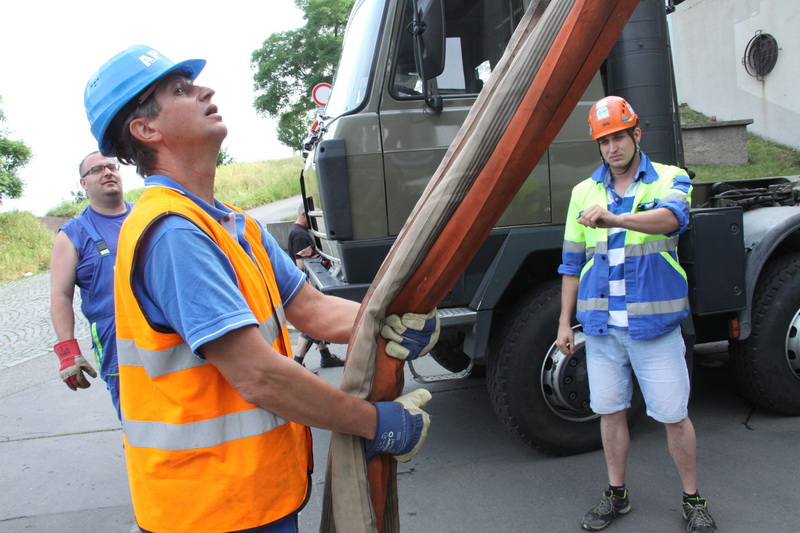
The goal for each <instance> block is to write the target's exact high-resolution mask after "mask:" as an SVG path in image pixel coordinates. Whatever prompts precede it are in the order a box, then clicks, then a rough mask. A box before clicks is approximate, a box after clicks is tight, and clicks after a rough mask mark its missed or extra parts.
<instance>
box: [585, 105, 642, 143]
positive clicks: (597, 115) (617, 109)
mask: <svg viewBox="0 0 800 533" xmlns="http://www.w3.org/2000/svg"><path fill="white" fill-rule="evenodd" d="M638 124H639V115H637V114H636V112H635V111H634V110H633V108H632V107H631V104H629V103H628V102H627V101H626V100H625V99H624V98H621V97H619V96H607V97H605V98H601V99H600V100H598V101H597V102H595V104H594V105H593V106H592V108H591V109H590V110H589V137H591V138H592V140H593V141H596V140H597V139H599V138H600V137H604V136H606V135H608V134H609V133H614V132H617V131H621V130H627V129H628V128H633V127H636V126H637V125H638Z"/></svg>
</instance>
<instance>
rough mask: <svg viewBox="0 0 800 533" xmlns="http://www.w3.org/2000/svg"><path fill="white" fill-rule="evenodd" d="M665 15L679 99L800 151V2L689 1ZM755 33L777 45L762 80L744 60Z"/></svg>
mask: <svg viewBox="0 0 800 533" xmlns="http://www.w3.org/2000/svg"><path fill="white" fill-rule="evenodd" d="M668 18H669V19H670V29H671V40H672V48H673V60H674V63H675V76H676V81H677V87H678V100H679V101H680V102H681V103H686V104H688V105H689V107H691V108H692V109H695V110H696V111H700V112H701V113H703V114H705V115H708V116H716V117H717V120H737V119H746V118H752V119H753V124H751V125H750V126H748V131H751V132H753V133H757V134H759V135H761V136H762V137H765V138H767V139H770V140H773V141H776V142H780V143H783V144H786V145H789V146H792V147H794V148H797V149H800V31H799V30H798V28H800V0H685V1H684V2H683V3H681V4H680V5H678V6H677V8H676V10H675V12H674V13H672V14H671V15H670V16H669V17H668ZM758 30H761V31H762V32H764V33H769V34H771V35H772V36H773V37H775V39H776V40H777V42H778V47H779V52H778V62H777V64H776V65H775V68H774V69H773V71H772V72H771V73H769V74H768V75H767V76H766V77H765V78H764V80H763V81H759V80H757V79H756V78H755V77H752V76H750V75H749V74H748V73H747V71H746V70H745V68H744V65H743V64H742V57H743V56H744V53H745V49H746V48H747V43H748V42H749V41H750V39H751V38H752V37H753V36H754V35H755V33H756V31H758Z"/></svg>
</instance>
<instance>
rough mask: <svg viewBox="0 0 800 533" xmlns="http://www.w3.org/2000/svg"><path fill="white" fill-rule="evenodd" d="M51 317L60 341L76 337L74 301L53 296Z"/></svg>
mask: <svg viewBox="0 0 800 533" xmlns="http://www.w3.org/2000/svg"><path fill="white" fill-rule="evenodd" d="M50 318H51V320H52V321H53V329H54V330H55V332H56V338H57V339H58V342H64V341H66V340H69V339H74V338H75V312H74V310H73V309H72V302H71V301H68V300H67V299H66V298H65V297H53V298H51V300H50Z"/></svg>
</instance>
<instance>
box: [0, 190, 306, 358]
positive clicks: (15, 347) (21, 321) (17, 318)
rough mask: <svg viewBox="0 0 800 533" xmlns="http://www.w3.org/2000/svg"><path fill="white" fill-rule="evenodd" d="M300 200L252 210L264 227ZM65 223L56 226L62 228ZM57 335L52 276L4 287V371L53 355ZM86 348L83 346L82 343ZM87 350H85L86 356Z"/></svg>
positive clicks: (82, 321)
mask: <svg viewBox="0 0 800 533" xmlns="http://www.w3.org/2000/svg"><path fill="white" fill-rule="evenodd" d="M299 202H300V197H299V196H293V197H291V198H286V199H285V200H281V201H278V202H274V203H272V204H267V205H265V206H261V207H258V208H255V209H250V210H248V213H250V215H251V216H253V217H254V218H256V220H258V221H259V222H261V223H262V224H265V223H266V222H270V221H276V220H282V219H283V218H286V217H287V216H290V215H292V214H294V213H296V212H297V205H298V203H299ZM61 223H63V220H60V221H56V222H54V223H53V225H54V227H58V226H59V225H60V224H61ZM80 306H81V298H80V294H79V291H78V289H77V288H76V290H75V302H74V307H75V338H76V339H78V341H86V342H88V343H89V344H91V336H90V333H89V324H88V322H87V321H86V318H85V317H84V316H83V313H81V310H80ZM55 342H56V334H55V331H54V330H53V324H52V323H51V322H50V273H49V272H43V273H41V274H35V275H33V276H28V277H25V278H22V279H18V280H16V281H8V282H3V283H0V370H2V369H4V368H9V367H12V366H14V365H18V364H19V363H22V362H25V361H29V360H31V359H33V358H35V357H39V356H40V355H44V354H48V353H52V351H53V344H55ZM82 344H83V342H82ZM86 352H87V350H84V354H86Z"/></svg>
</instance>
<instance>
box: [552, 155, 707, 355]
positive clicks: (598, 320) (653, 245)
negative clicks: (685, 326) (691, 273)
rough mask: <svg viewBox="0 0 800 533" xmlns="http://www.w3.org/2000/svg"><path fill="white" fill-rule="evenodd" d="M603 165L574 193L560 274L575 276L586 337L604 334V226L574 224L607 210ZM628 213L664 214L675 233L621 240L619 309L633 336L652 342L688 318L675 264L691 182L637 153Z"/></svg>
mask: <svg viewBox="0 0 800 533" xmlns="http://www.w3.org/2000/svg"><path fill="white" fill-rule="evenodd" d="M607 175H608V166H607V164H603V165H602V166H600V167H599V168H598V169H597V170H596V171H595V172H594V173H593V174H592V176H591V177H590V178H588V179H586V180H584V181H582V182H581V183H579V184H578V185H576V186H575V188H574V189H573V190H572V197H571V199H570V204H569V209H568V211H567V221H566V226H565V228H564V246H563V250H562V264H561V266H560V267H559V269H558V272H559V274H566V275H572V276H578V277H579V278H580V284H579V286H578V302H577V312H576V315H577V319H578V321H579V322H580V323H581V325H582V326H583V330H584V332H585V333H586V334H587V335H605V334H607V333H608V327H609V325H608V318H609V292H610V287H609V273H610V267H609V260H608V252H609V249H608V229H605V228H596V229H593V228H589V227H586V226H583V225H581V224H579V223H578V218H579V216H580V213H581V212H582V211H583V210H585V209H587V208H589V207H590V206H592V205H601V206H604V207H605V206H606V205H607V204H608V190H607V188H606V184H607V183H608V180H607ZM636 179H637V180H638V181H639V183H638V186H637V188H636V194H635V197H634V201H633V208H632V211H631V212H632V213H640V212H643V211H647V210H651V209H662V208H663V209H669V210H670V211H672V212H673V213H674V214H675V217H676V218H677V219H678V222H679V223H680V228H679V229H678V230H677V231H676V232H674V233H671V234H669V235H649V234H646V233H640V232H637V231H632V230H628V231H627V232H626V234H625V240H624V244H625V247H624V271H625V274H624V283H625V291H624V292H625V304H626V305H625V307H626V311H627V315H628V330H629V333H630V335H631V338H634V339H652V338H655V337H658V336H660V335H663V334H664V333H668V332H670V331H672V330H673V329H675V328H676V327H678V326H679V325H680V323H681V322H682V321H683V319H684V318H686V316H687V315H688V314H689V300H688V285H687V282H686V273H685V272H684V270H683V269H682V268H681V266H680V265H679V264H678V253H677V250H678V236H679V235H680V234H681V233H682V232H683V231H685V230H686V227H687V226H688V223H689V205H690V199H691V191H692V182H691V179H690V178H689V177H688V176H687V175H686V172H685V171H684V170H683V169H680V168H678V167H674V166H669V165H662V164H659V163H653V162H651V161H650V159H649V158H648V157H647V156H646V155H645V154H644V153H641V163H640V165H639V174H638V176H637V178H636Z"/></svg>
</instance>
